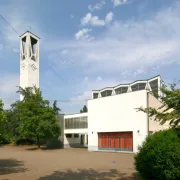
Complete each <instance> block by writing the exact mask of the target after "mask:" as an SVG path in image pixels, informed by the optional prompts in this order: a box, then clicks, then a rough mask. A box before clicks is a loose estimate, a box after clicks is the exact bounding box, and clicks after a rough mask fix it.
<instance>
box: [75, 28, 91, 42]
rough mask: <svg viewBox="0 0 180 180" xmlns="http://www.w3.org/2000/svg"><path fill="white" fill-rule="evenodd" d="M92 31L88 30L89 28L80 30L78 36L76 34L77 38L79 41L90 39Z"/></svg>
mask: <svg viewBox="0 0 180 180" xmlns="http://www.w3.org/2000/svg"><path fill="white" fill-rule="evenodd" d="M91 30H92V29H87V28H83V29H81V30H79V31H78V32H77V33H76V34H75V37H76V39H77V40H79V39H89V38H90V36H89V34H88V33H89V32H91Z"/></svg>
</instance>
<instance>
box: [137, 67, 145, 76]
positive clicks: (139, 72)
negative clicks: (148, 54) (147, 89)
mask: <svg viewBox="0 0 180 180" xmlns="http://www.w3.org/2000/svg"><path fill="white" fill-rule="evenodd" d="M145 73H146V71H145V69H144V67H140V68H138V69H137V70H136V71H135V72H134V75H135V76H137V75H140V74H145Z"/></svg>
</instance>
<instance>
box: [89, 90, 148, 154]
mask: <svg viewBox="0 0 180 180" xmlns="http://www.w3.org/2000/svg"><path fill="white" fill-rule="evenodd" d="M140 106H143V107H147V92H146V90H142V91H136V92H130V93H124V94H119V95H114V96H109V97H104V98H98V99H93V100H89V101H88V150H89V151H97V150H98V134H97V133H98V132H123V131H124V132H125V131H132V132H133V151H134V152H137V150H138V145H141V144H142V142H143V141H144V139H145V137H146V136H147V132H148V130H147V128H148V126H147V125H148V124H147V114H145V113H143V112H137V110H136V109H135V108H138V107H140ZM138 130H139V133H138V132H137V131H138Z"/></svg>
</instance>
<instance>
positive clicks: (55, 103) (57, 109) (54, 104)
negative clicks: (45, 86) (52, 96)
mask: <svg viewBox="0 0 180 180" xmlns="http://www.w3.org/2000/svg"><path fill="white" fill-rule="evenodd" d="M53 109H54V114H55V115H56V116H57V115H59V112H61V109H60V108H59V107H58V106H57V101H56V100H55V101H54V102H53Z"/></svg>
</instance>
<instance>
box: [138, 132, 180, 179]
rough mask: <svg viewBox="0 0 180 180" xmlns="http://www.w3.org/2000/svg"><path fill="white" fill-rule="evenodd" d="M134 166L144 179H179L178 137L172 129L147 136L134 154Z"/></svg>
mask: <svg viewBox="0 0 180 180" xmlns="http://www.w3.org/2000/svg"><path fill="white" fill-rule="evenodd" d="M135 167H136V170H137V171H138V172H139V174H140V175H141V177H142V178H143V179H146V180H152V179H153V180H156V179H157V180H165V179H166V180H177V179H180V138H179V137H178V135H177V133H176V131H175V130H174V129H168V130H164V131H159V132H156V133H154V134H152V135H150V136H148V137H147V138H146V140H145V142H144V143H143V144H142V146H141V147H140V148H139V152H138V153H137V154H136V155H135Z"/></svg>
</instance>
